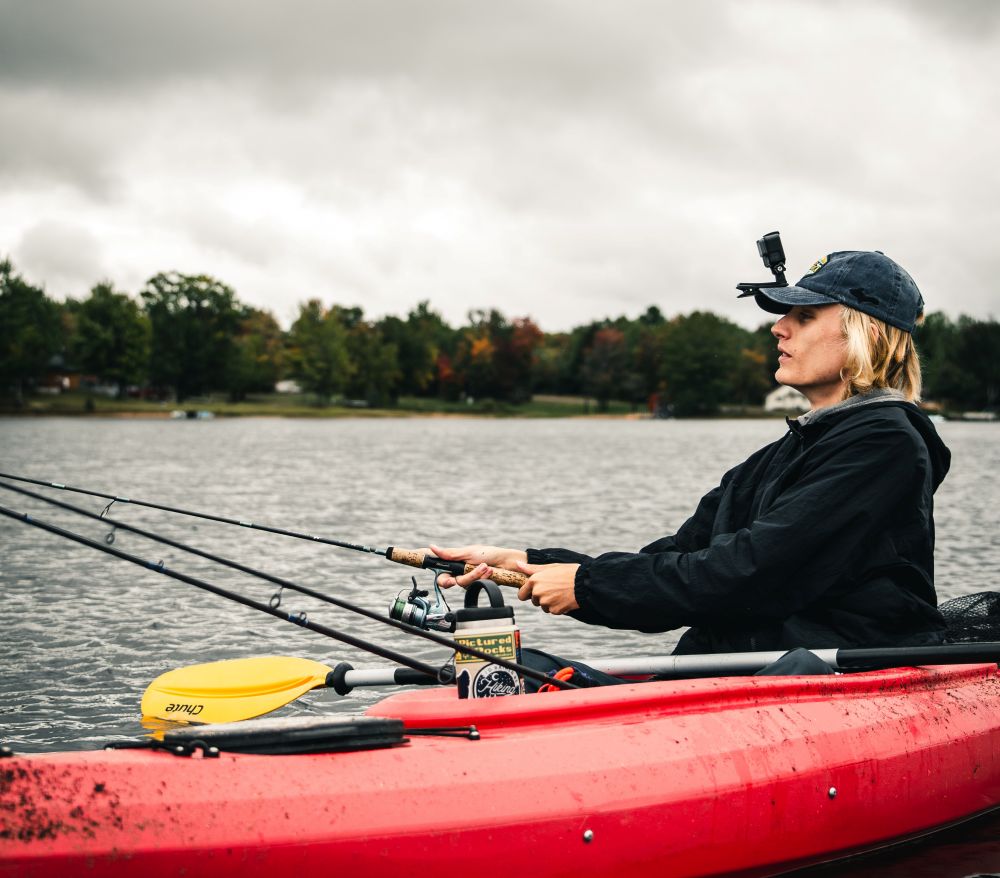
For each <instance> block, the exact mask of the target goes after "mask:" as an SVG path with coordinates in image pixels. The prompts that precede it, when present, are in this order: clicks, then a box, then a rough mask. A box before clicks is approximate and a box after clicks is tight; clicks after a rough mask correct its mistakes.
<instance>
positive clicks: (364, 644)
mask: <svg viewBox="0 0 1000 878" xmlns="http://www.w3.org/2000/svg"><path fill="white" fill-rule="evenodd" d="M0 488H5V489H7V490H10V491H15V492H17V493H19V494H23V495H25V496H29V497H33V498H35V499H38V500H41V501H43V502H45V503H49V504H51V505H53V506H58V507H60V508H62V509H66V510H68V511H71V512H75V513H77V514H79V515H83V516H86V517H87V518H92V519H95V520H98V521H102V522H105V523H107V524H110V525H112V526H113V527H120V528H122V529H123V530H126V531H129V532H131V533H135V534H137V535H138V536H142V537H146V538H147V539H151V540H154V541H156V542H159V543H163V544H165V545H168V546H171V547H173V548H176V549H180V550H181V551H184V552H189V553H190V554H193V555H197V556H199V557H202V558H205V559H207V560H209V561H214V562H215V563H218V564H222V565H224V566H227V567H230V568H232V569H234V570H239V571H241V572H243V573H247V574H249V575H251V576H256V577H259V578H261V579H264V580H267V581H268V582H272V583H274V584H275V585H277V586H279V592H276V593H275V595H274V596H272V598H271V600H270V601H269V602H268V603H267V604H263V603H261V602H259V601H255V600H253V599H252V598H245V597H243V596H242V595H238V594H236V593H235V592H231V591H228V590H227V589H223V588H221V587H220V586H216V585H213V584H211V583H207V582H205V581H203V580H199V579H196V578H195V577H191V576H188V575H187V574H183V573H179V572H177V571H173V570H169V569H168V568H166V567H165V566H164V565H163V562H162V561H161V562H159V563H158V564H153V563H152V562H150V561H146V560H145V559H143V558H139V557H138V556H135V555H131V554H129V553H128V552H123V551H122V550H120V549H116V548H114V547H113V546H112V545H111V543H109V542H108V541H107V540H105V541H104V542H103V543H100V542H97V541H96V540H91V539H90V538H88V537H84V536H82V535H80V534H76V533H74V532H73V531H67V530H64V529H63V528H60V527H57V526H56V525H53V524H49V523H47V522H43V521H41V520H40V519H37V518H34V517H32V516H29V515H28V514H27V513H23V512H16V511H15V510H12V509H7V508H6V507H3V506H0V514H2V515H6V516H7V517H8V518H14V519H17V520H20V521H23V522H25V523H27V524H32V525H34V526H36V527H40V528H42V529H43V530H47V531H49V532H50V533H54V534H57V535H59V536H63V537H66V538H68V539H71V540H74V541H75V542H78V543H81V544H83V545H86V546H89V547H90V548H94V549H98V550H99V551H102V552H106V553H108V554H111V555H114V556H116V557H118V558H122V559H123V560H126V561H131V562H132V563H133V564H138V565H139V566H141V567H146V568H147V569H150V570H154V571H155V572H157V573H163V574H164V575H166V576H170V577H172V578H174V579H179V580H180V581H181V582H186V583H188V584H190V585H195V586H197V587H198V588H203V589H205V590H207V591H211V592H212V593H214V594H217V595H219V596H221V597H225V598H229V599H230V600H235V601H236V602H237V603H242V604H244V605H245V606H248V607H252V608H254V609H263V610H264V611H265V612H267V613H268V614H269V615H272V616H275V617H276V618H279V619H284V620H285V621H290V622H294V623H295V624H298V625H301V626H302V627H304V628H309V629H310V630H314V631H319V633H321V634H325V635H326V636H328V637H333V638H334V639H337V640H341V641H343V642H345V643H348V644H350V645H352V646H356V647H358V648H359V649H363V650H366V651H368V652H371V653H373V654H375V655H382V656H383V657H384V658H390V656H389V655H388V654H387V653H392V655H393V656H400V655H401V654H400V653H396V652H395V651H393V650H385V652H383V651H380V650H384V649H385V648H382V647H377V646H376V645H375V644H371V643H369V642H368V641H364V640H361V639H360V638H355V637H353V636H352V635H349V634H343V633H342V632H336V630H335V629H330V628H326V626H322V625H318V624H317V623H312V622H309V621H308V618H307V616H306V614H305V613H303V612H298V613H285V612H283V611H281V610H279V607H280V604H281V599H280V589H282V588H288V589H291V590H292V591H296V592H299V593H300V594H304V595H307V596H309V597H312V598H316V599H317V600H321V601H325V602H327V603H330V604H333V605H334V606H338V607H341V608H342V609H345V610H349V611H350V612H353V613H357V614H359V615H361V616H365V617H366V618H369V619H373V620H374V621H376V622H380V623H381V624H384V625H389V626H391V627H393V628H397V629H399V630H400V631H404V632H406V633H407V634H415V635H417V636H419V637H423V638H424V639H425V640H430V641H432V642H433V643H436V644H438V645H439V646H445V647H448V648H449V649H451V650H454V651H456V652H462V653H466V654H468V655H473V656H475V657H476V658H480V659H483V660H485V661H489V662H491V663H492V664H498V665H501V666H502V667H506V668H508V669H509V670H512V671H515V672H517V673H520V674H522V675H524V676H526V677H531V678H532V679H535V680H539V681H541V682H546V683H548V682H551V681H552V678H551V677H549V676H547V675H546V674H544V673H543V672H541V671H536V670H535V669H533V668H529V667H526V666H524V665H520V664H518V663H516V662H511V661H508V660H506V659H503V658H500V657H499V656H496V655H494V654H492V653H486V652H482V651H481V650H478V649H476V648H474V647H472V646H468V645H466V644H462V643H459V642H458V641H456V640H452V639H450V638H448V637H444V636H442V635H439V634H435V633H434V632H433V631H429V630H426V629H424V628H417V627H414V626H412V625H408V624H406V623H404V622H400V621H397V620H396V619H392V618H387V617H385V616H380V615H379V614H378V613H374V612H372V611H371V610H368V609H366V608H364V607H362V606H359V605H357V604H352V603H350V602H349V601H345V600H343V599H341V598H337V597H334V596H332V595H327V594H324V593H323V592H318V591H315V590H314V589H311V588H309V587H307V586H304V585H300V584H298V583H296V582H292V581H291V580H288V579H283V578H282V577H280V576H274V575H272V574H270V573H266V572H264V571H262V570H257V569H255V568H253V567H249V566H247V565H245V564H241V563H239V562H238V561H232V560H230V559H228V558H223V557H221V556H219V555H214V554H212V553H211V552H206V551H204V550H202V549H198V548H195V547H194V546H189V545H186V544H185V543H181V542H179V541H177V540H173V539H170V538H169V537H165V536H161V535H159V534H155V533H153V532H151V531H147V530H144V529H142V528H139V527H136V526H134V525H130V524H126V523H125V522H121V521H117V520H115V519H111V518H108V517H106V516H105V515H104V514H103V513H102V514H100V515H99V514H97V513H94V512H90V511H89V510H87V509H82V508H80V507H78V506H74V505H72V504H70V503H64V502H62V501H61V500H55V499H54V498H51V497H45V496H44V495H42V494H38V493H36V492H34V491H28V490H27V489H25V488H19V487H17V486H16V485H7V484H4V483H3V482H0ZM276 598H277V599H276ZM404 658H405V657H404ZM390 660H391V661H396V662H397V663H399V664H402V665H405V666H406V667H409V668H412V669H414V670H417V671H420V672H421V673H424V674H426V673H431V674H432V675H434V676H435V677H436V678H437V679H441V671H440V670H439V669H434V668H433V667H432V666H430V665H426V664H424V663H423V662H419V661H417V660H416V659H413V660H410V661H402V660H400V659H399V658H390ZM413 662H417V664H413ZM417 665H419V667H418V666H417ZM447 671H448V673H449V674H452V672H451V669H450V668H449V669H447ZM452 677H453V674H452ZM442 682H446V683H453V682H454V679H453V678H452V679H449V680H444V681H442ZM559 682H565V681H559ZM560 688H573V689H575V688H578V687H576V686H574V685H573V684H569V685H568V686H563V687H560Z"/></svg>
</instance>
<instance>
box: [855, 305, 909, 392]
mask: <svg viewBox="0 0 1000 878" xmlns="http://www.w3.org/2000/svg"><path fill="white" fill-rule="evenodd" d="M841 326H842V327H843V330H844V341H845V344H846V348H847V358H846V360H845V363H844V368H843V370H842V371H841V375H842V376H843V378H844V380H845V381H846V382H847V385H846V388H845V390H844V399H848V398H849V397H852V396H856V395H857V394H859V393H867V392H868V391H869V390H876V389H878V388H891V389H893V390H898V391H900V392H901V393H903V394H904V395H905V396H906V398H907V399H908V400H910V401H911V402H919V401H920V389H921V379H920V357H919V356H918V355H917V348H916V345H915V344H914V343H913V336H912V335H910V333H908V332H905V331H904V330H902V329H898V328H897V327H895V326H890V325H889V324H888V323H886V322H885V321H883V320H879V319H878V318H877V317H871V316H869V315H868V314H865V313H863V312H861V311H855V310H854V309H853V308H847V307H845V308H844V309H843V311H842V312H841Z"/></svg>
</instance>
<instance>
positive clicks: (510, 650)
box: [455, 631, 521, 665]
mask: <svg viewBox="0 0 1000 878" xmlns="http://www.w3.org/2000/svg"><path fill="white" fill-rule="evenodd" d="M455 640H457V641H458V642H459V643H464V644H465V645H466V646H471V647H472V648H473V649H478V650H480V651H481V652H488V653H489V654H490V655H495V656H496V657H497V658H502V659H506V660H507V661H509V662H517V661H520V658H521V657H520V655H519V653H520V652H521V632H520V631H504V632H502V633H499V634H462V635H460V636H459V635H456V636H455ZM482 661H483V660H482V659H481V658H478V657H477V656H474V655H469V654H468V653H467V652H456V653H455V664H457V665H474V664H482Z"/></svg>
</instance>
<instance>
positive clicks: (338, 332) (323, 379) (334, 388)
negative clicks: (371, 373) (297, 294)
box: [288, 299, 352, 405]
mask: <svg viewBox="0 0 1000 878" xmlns="http://www.w3.org/2000/svg"><path fill="white" fill-rule="evenodd" d="M288 359H289V363H290V364H291V371H292V376H293V377H294V378H296V379H297V380H298V381H299V382H300V383H301V384H302V386H303V388H305V389H306V390H307V391H309V392H310V393H314V394H316V396H317V398H318V399H319V401H320V404H321V405H327V404H329V402H330V398H331V397H332V396H333V395H334V394H338V393H342V392H343V390H344V388H345V387H346V386H347V383H348V381H349V380H350V379H351V377H352V375H351V358H350V354H349V352H348V347H347V329H346V327H345V326H344V322H343V319H342V314H341V312H340V310H339V309H337V308H330V309H326V308H324V307H323V305H322V303H321V302H320V301H319V299H310V300H309V301H308V302H305V303H304V304H302V305H300V306H299V316H298V317H297V318H296V319H295V322H294V323H293V324H292V327H291V329H290V330H289V333H288Z"/></svg>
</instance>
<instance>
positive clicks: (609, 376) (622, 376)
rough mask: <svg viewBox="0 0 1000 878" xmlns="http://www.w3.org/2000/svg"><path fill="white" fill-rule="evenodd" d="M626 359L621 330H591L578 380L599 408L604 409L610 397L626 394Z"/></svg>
mask: <svg viewBox="0 0 1000 878" xmlns="http://www.w3.org/2000/svg"><path fill="white" fill-rule="evenodd" d="M628 361H629V356H628V350H627V349H626V347H625V333H624V332H622V331H621V330H620V329H615V328H614V327H610V326H606V327H604V328H603V329H599V330H598V331H597V332H596V333H594V340H593V342H592V343H591V345H590V347H589V348H588V349H587V351H586V352H585V354H584V357H583V366H582V375H581V379H582V385H583V389H584V391H585V392H586V393H588V394H590V395H591V396H593V397H594V399H596V400H597V410H598V411H601V412H605V411H607V410H608V403H609V402H610V401H611V399H612V398H615V397H617V398H618V399H622V398H623V397H624V396H625V395H626V393H625V380H626V376H627V374H628Z"/></svg>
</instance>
